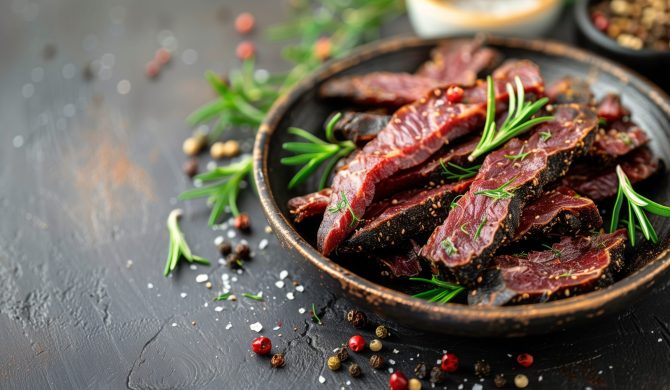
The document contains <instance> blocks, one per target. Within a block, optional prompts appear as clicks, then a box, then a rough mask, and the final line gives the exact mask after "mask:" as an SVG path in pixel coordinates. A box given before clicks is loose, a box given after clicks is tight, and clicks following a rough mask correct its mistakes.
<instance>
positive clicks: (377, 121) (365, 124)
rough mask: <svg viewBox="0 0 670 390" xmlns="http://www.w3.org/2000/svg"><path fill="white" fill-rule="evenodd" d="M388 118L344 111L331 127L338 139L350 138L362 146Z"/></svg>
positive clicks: (373, 136) (383, 125)
mask: <svg viewBox="0 0 670 390" xmlns="http://www.w3.org/2000/svg"><path fill="white" fill-rule="evenodd" d="M389 120H391V116H390V115H380V114H372V113H368V112H355V111H346V112H344V114H342V118H340V120H339V121H338V122H337V123H336V124H335V126H334V127H333V133H334V134H335V137H336V138H338V139H340V140H351V141H353V142H354V143H355V144H356V145H357V146H359V147H362V146H363V145H365V144H367V143H368V142H370V141H372V140H373V139H374V138H375V137H376V136H377V133H379V132H380V131H382V130H383V129H384V127H386V125H387V124H388V122H389ZM326 122H328V121H326Z"/></svg>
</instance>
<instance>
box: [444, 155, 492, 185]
mask: <svg viewBox="0 0 670 390" xmlns="http://www.w3.org/2000/svg"><path fill="white" fill-rule="evenodd" d="M440 166H441V167H442V174H443V175H444V176H445V177H446V178H447V179H449V180H464V179H468V178H470V177H473V176H475V175H476V174H477V172H479V168H481V167H482V166H481V164H480V165H473V166H471V167H462V166H460V165H458V164H454V163H452V162H448V163H446V164H445V163H444V161H442V159H440ZM449 168H452V169H453V171H452V170H450V169H449Z"/></svg>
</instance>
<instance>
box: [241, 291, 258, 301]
mask: <svg viewBox="0 0 670 390" xmlns="http://www.w3.org/2000/svg"><path fill="white" fill-rule="evenodd" d="M242 296H243V297H245V298H249V299H253V300H254V301H259V302H262V301H263V296H262V295H254V294H250V293H243V294H242Z"/></svg>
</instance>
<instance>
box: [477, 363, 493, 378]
mask: <svg viewBox="0 0 670 390" xmlns="http://www.w3.org/2000/svg"><path fill="white" fill-rule="evenodd" d="M475 375H477V376H479V377H485V376H489V375H491V365H490V364H489V362H487V361H486V360H483V359H482V360H477V361H476V362H475Z"/></svg>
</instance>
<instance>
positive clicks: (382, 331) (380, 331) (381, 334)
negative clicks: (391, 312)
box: [375, 325, 389, 339]
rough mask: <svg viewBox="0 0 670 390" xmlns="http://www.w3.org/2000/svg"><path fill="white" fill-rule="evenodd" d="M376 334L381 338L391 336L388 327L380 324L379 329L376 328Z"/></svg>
mask: <svg viewBox="0 0 670 390" xmlns="http://www.w3.org/2000/svg"><path fill="white" fill-rule="evenodd" d="M375 336H377V337H379V338H380V339H385V338H387V337H389V330H388V329H386V327H385V326H384V325H379V326H378V327H377V329H375Z"/></svg>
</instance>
